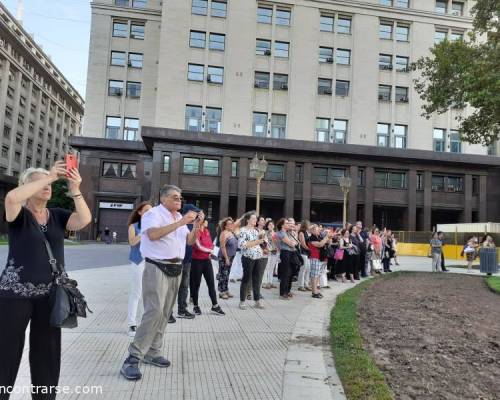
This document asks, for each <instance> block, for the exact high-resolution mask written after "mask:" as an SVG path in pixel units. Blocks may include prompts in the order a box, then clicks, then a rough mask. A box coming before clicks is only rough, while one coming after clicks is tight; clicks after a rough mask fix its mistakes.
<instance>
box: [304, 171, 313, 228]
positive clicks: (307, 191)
mask: <svg viewBox="0 0 500 400" xmlns="http://www.w3.org/2000/svg"><path fill="white" fill-rule="evenodd" d="M311 181H312V163H309V162H307V163H304V177H303V182H302V215H301V220H304V219H310V218H311Z"/></svg>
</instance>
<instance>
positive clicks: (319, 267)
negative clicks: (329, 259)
mask: <svg viewBox="0 0 500 400" xmlns="http://www.w3.org/2000/svg"><path fill="white" fill-rule="evenodd" d="M310 230H311V235H310V236H309V238H308V242H307V245H308V247H309V261H310V263H311V268H310V271H311V272H310V276H311V286H312V292H313V293H312V297H314V298H315V299H321V298H322V297H323V295H322V294H321V293H320V291H319V289H318V288H319V278H320V276H321V275H322V274H323V272H324V271H325V268H326V246H327V245H329V244H330V243H331V241H332V237H333V233H332V232H331V231H328V233H327V234H326V235H325V237H323V238H322V237H321V231H320V229H319V226H318V225H311V228H310Z"/></svg>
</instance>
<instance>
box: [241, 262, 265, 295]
mask: <svg viewBox="0 0 500 400" xmlns="http://www.w3.org/2000/svg"><path fill="white" fill-rule="evenodd" d="M260 260H262V259H257V260H252V259H251V258H248V257H245V256H242V257H241V266H242V268H243V278H241V286H240V301H242V302H243V301H245V299H246V297H247V288H248V285H249V284H250V282H252V290H253V299H254V300H255V301H257V300H259V299H260V282H259V278H260V269H259V265H262V261H260Z"/></svg>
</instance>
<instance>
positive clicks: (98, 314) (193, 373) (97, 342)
mask: <svg viewBox="0 0 500 400" xmlns="http://www.w3.org/2000/svg"><path fill="white" fill-rule="evenodd" d="M83 247H85V246H82V248H83ZM71 251H72V250H70V251H69V253H71ZM70 258H71V256H70ZM400 262H401V264H402V266H401V267H399V268H396V270H398V269H405V270H421V271H422V270H427V271H430V269H431V267H430V260H429V259H427V258H417V257H401V259H400ZM454 272H464V270H461V269H455V270H454ZM475 274H478V273H477V272H475ZM71 276H72V277H74V278H75V279H77V280H78V282H79V284H80V287H81V289H82V291H83V293H84V294H85V295H86V296H87V298H88V301H89V305H90V307H91V308H92V310H93V311H94V313H93V314H90V315H89V317H88V318H87V319H83V320H80V321H81V323H80V326H79V327H78V328H77V329H73V330H64V331H63V352H62V370H61V380H60V385H61V386H69V387H70V388H74V387H76V386H81V385H87V386H100V387H101V388H102V394H99V395H95V394H94V395H85V394H77V393H72V394H66V395H59V396H58V398H60V399H86V398H98V399H116V400H126V399H169V400H170V399H172V400H177V399H179V400H180V399H182V400H207V399H238V400H239V399H245V400H247V399H248V400H253V399H255V400H257V399H259V400H260V399H263V400H264V399H285V400H290V399H292V400H293V399H303V398H305V397H306V396H314V397H315V398H317V399H325V400H326V399H345V396H344V395H343V391H342V386H341V384H340V382H339V381H338V378H337V375H336V372H335V369H334V366H333V361H332V359H331V355H330V348H329V344H328V333H327V329H328V322H329V313H330V310H331V307H332V306H333V304H334V300H335V296H336V295H337V294H338V293H340V292H342V291H344V290H346V289H348V288H350V287H352V286H353V285H352V284H340V283H337V282H333V283H331V285H332V288H331V289H327V290H324V294H325V298H324V299H323V300H316V299H312V298H311V296H310V294H309V293H301V292H297V291H295V292H294V293H295V298H294V299H293V301H283V300H279V298H278V293H277V290H272V291H268V290H263V295H264V298H265V299H264V304H265V306H266V309H265V310H256V309H254V308H252V307H249V308H247V310H240V309H239V308H238V300H237V299H236V298H234V299H231V300H229V301H224V300H221V303H220V304H221V306H222V308H223V309H224V311H225V312H226V316H223V317H221V316H217V315H213V314H210V313H209V308H210V301H209V298H208V293H207V289H206V287H205V286H203V287H202V289H201V292H200V294H201V302H200V306H201V309H202V311H203V315H201V316H197V317H196V318H195V319H194V320H181V319H178V321H177V323H175V324H169V325H168V326H167V334H166V336H165V352H164V354H165V355H166V356H167V357H168V358H169V359H170V360H171V361H172V366H171V367H170V368H168V369H166V370H165V369H160V368H157V367H153V366H146V365H141V369H142V372H143V379H142V380H140V381H138V382H129V381H126V380H125V379H124V378H123V377H121V376H120V375H119V369H120V366H121V364H122V362H123V360H124V358H125V357H126V355H127V346H128V344H129V342H130V338H129V337H128V336H127V334H126V330H127V323H126V310H127V293H128V284H129V276H128V269H127V265H122V266H113V267H99V268H89V269H80V270H77V271H73V272H72V273H71ZM238 289H239V283H233V284H231V291H232V293H234V294H237V293H238ZM176 311H177V309H176V308H175V312H176ZM27 351H28V348H27V347H26V348H25V355H24V356H23V361H22V365H21V369H20V373H19V376H18V380H17V382H16V384H17V385H29V383H30V376H29V366H28V354H27ZM12 398H13V399H23V398H27V396H26V395H25V396H21V395H19V396H12Z"/></svg>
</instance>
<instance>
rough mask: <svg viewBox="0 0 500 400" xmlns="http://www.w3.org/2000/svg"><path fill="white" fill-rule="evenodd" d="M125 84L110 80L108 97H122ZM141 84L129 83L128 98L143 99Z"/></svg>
mask: <svg viewBox="0 0 500 400" xmlns="http://www.w3.org/2000/svg"><path fill="white" fill-rule="evenodd" d="M124 85H125V83H124V82H123V81H116V80H109V82H108V96H118V97H120V96H122V95H123V88H124ZM141 87H142V85H141V82H131V81H127V92H126V95H127V97H130V98H132V99H138V98H140V97H141Z"/></svg>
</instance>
